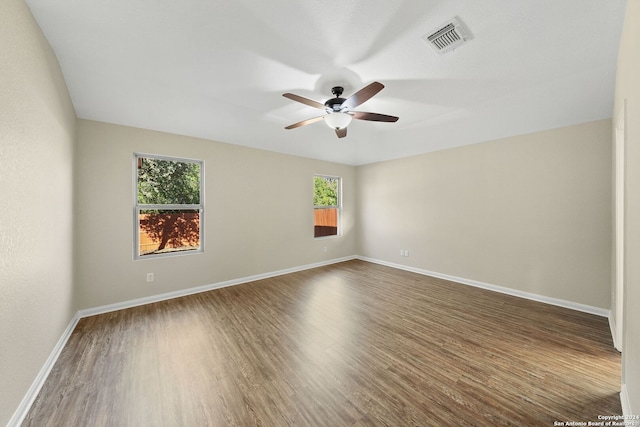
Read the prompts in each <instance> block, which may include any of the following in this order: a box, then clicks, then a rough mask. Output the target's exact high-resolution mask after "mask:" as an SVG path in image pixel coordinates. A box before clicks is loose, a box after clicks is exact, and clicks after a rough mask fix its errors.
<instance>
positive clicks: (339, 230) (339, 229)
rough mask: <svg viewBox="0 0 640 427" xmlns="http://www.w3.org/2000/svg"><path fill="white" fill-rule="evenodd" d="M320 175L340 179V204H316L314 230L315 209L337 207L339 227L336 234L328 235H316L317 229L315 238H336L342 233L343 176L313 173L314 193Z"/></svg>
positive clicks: (338, 186) (338, 188)
mask: <svg viewBox="0 0 640 427" xmlns="http://www.w3.org/2000/svg"><path fill="white" fill-rule="evenodd" d="M316 177H319V178H330V179H336V180H338V185H337V191H338V197H337V199H338V205H337V206H334V205H331V206H316V205H315V203H314V205H313V212H312V213H313V215H314V220H313V224H314V230H315V211H316V209H337V211H338V214H337V217H338V218H337V221H338V224H337V227H336V234H330V235H327V236H316V235H315V231H314V236H313V238H314V239H331V238H336V237H340V236H341V235H342V177H341V176H336V175H327V174H322V173H315V174H313V179H312V181H311V184H312V186H313V193H312V194H313V195H315V178H316Z"/></svg>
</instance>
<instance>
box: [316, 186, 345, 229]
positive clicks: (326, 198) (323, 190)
mask: <svg viewBox="0 0 640 427" xmlns="http://www.w3.org/2000/svg"><path fill="white" fill-rule="evenodd" d="M313 188H314V191H313V235H314V237H325V236H337V235H338V230H339V220H340V178H338V177H332V176H323V175H316V176H314V177H313Z"/></svg>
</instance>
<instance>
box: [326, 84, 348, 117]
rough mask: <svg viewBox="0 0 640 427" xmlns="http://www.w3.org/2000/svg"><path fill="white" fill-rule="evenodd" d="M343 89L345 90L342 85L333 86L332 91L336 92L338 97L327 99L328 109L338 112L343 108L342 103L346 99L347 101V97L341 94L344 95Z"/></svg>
mask: <svg viewBox="0 0 640 427" xmlns="http://www.w3.org/2000/svg"><path fill="white" fill-rule="evenodd" d="M343 91H344V88H343V87H342V86H335V87H332V88H331V93H332V94H334V95H335V96H336V97H335V98H332V99H329V100H327V102H325V103H324V105H325V107H327V110H328V111H330V112H333V113H337V112H339V111H341V110H342V108H341V107H342V104H343V103H344V101H346V99H345V98H340V95H342V92H343Z"/></svg>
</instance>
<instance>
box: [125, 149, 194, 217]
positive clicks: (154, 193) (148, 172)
mask: <svg viewBox="0 0 640 427" xmlns="http://www.w3.org/2000/svg"><path fill="white" fill-rule="evenodd" d="M139 162H140V163H139V167H138V203H140V204H146V205H164V204H177V205H184V204H199V203H200V164H199V163H187V162H178V161H175V160H163V159H153V158H146V157H145V158H140V159H139Z"/></svg>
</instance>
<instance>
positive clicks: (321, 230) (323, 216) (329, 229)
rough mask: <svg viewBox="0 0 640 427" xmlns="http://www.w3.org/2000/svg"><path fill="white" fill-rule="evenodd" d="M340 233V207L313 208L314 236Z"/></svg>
mask: <svg viewBox="0 0 640 427" xmlns="http://www.w3.org/2000/svg"><path fill="white" fill-rule="evenodd" d="M337 235H338V208H327V209H314V210H313V236H314V237H323V236H337Z"/></svg>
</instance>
